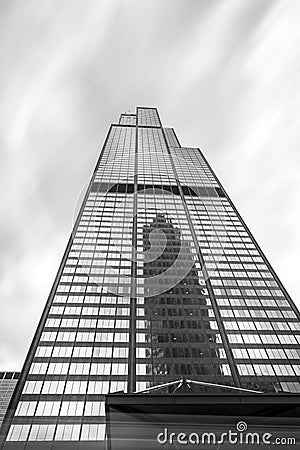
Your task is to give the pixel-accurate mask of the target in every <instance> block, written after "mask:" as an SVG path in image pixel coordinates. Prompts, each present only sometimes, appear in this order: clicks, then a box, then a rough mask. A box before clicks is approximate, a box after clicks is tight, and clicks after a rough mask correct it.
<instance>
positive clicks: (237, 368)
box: [1, 107, 300, 450]
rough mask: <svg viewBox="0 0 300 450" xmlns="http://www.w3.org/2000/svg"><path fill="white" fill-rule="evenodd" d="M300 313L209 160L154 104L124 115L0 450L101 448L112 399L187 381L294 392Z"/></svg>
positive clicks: (98, 171) (216, 387)
mask: <svg viewBox="0 0 300 450" xmlns="http://www.w3.org/2000/svg"><path fill="white" fill-rule="evenodd" d="M299 319H300V315H299V312H298V310H297V308H296V307H295V305H294V303H293V302H292V300H291V299H290V297H289V295H288V293H287V292H286V290H285V289H284V287H283V285H282V284H281V282H280V280H279V279H278V277H277V276H276V274H275V273H274V271H273V269H272V267H271V266H270V264H269V262H268V260H267V259H266V257H265V256H264V254H263V253H262V251H261V249H260V248H259V246H258V244H257V243H256V241H255V239H254V238H253V236H252V234H251V233H250V231H249V229H248V228H247V226H246V224H245V223H244V221H243V220H242V218H241V217H240V215H239V213H238V212H237V210H236V209H235V207H234V205H233V203H232V201H231V199H230V198H229V197H228V195H227V194H226V192H225V191H224V189H223V187H222V185H221V184H220V182H219V180H218V178H217V177H216V176H215V174H214V172H213V171H212V169H211V167H210V166H209V164H208V162H207V161H206V159H205V157H204V155H203V154H202V152H201V151H200V150H199V149H198V148H187V147H181V145H180V143H179V141H178V138H177V136H176V134H175V131H174V130H173V129H172V128H164V127H163V126H162V124H161V120H160V117H159V115H158V112H157V109H156V108H144V107H141V108H137V110H136V114H121V117H120V119H119V123H117V124H113V125H111V127H110V129H109V132H108V135H107V137H106V139H105V143H104V146H103V149H102V151H101V153H100V157H99V160H98V162H97V164H96V168H95V170H94V172H93V175H92V177H91V180H90V182H89V185H88V187H87V191H86V194H85V197H84V200H83V202H82V205H81V207H80V210H79V214H78V217H77V219H76V221H75V224H74V228H73V232H72V235H71V237H70V240H69V242H68V245H67V248H66V251H65V254H64V256H63V259H62V262H61V265H60V268H59V270H58V274H57V276H56V279H55V281H54V285H53V288H52V290H51V292H50V295H49V298H48V300H47V303H46V307H45V310H44V312H43V315H42V318H41V320H40V323H39V325H38V328H37V331H36V334H35V337H34V339H33V342H32V345H31V347H30V350H29V352H28V355H27V358H26V361H25V364H24V367H23V370H22V373H21V377H20V380H19V383H18V386H17V389H16V391H15V395H14V397H13V399H12V402H11V404H10V409H9V411H8V413H7V415H6V420H5V422H4V424H3V427H2V429H1V439H2V445H3V448H5V449H23V448H24V449H25V448H26V449H27V450H30V449H31V448H37V442H43V448H49V449H50V448H51V449H52V448H70V449H71V448H79V447H76V445H80V444H78V443H82V448H94V447H93V445H96V444H97V446H96V447H95V448H101V445H103V446H104V439H105V408H104V399H105V397H104V396H105V394H107V393H112V392H117V391H124V392H125V393H126V392H128V393H133V392H140V391H144V390H147V389H149V388H151V387H153V386H156V385H164V384H166V383H169V382H173V381H176V380H179V379H182V378H185V377H188V378H189V379H191V380H195V381H198V382H202V384H201V385H198V386H199V387H198V392H199V393H200V392H212V391H213V392H215V393H217V392H222V391H224V390H226V386H229V387H233V388H235V389H236V394H237V395H238V394H239V392H243V390H245V392H246V391H248V392H253V391H254V392H263V393H274V394H276V393H280V392H290V393H299V392H300V320H299ZM233 391H234V389H233ZM95 443H96V444H95ZM56 444H57V447H55V445H56ZM59 445H60V446H59ZM47 446H48V447H47ZM80 448H81V447H80ZM103 448H104V447H103Z"/></svg>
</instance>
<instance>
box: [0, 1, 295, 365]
mask: <svg viewBox="0 0 300 450" xmlns="http://www.w3.org/2000/svg"><path fill="white" fill-rule="evenodd" d="M299 20H300V2H299V1H298V0H278V1H276V0H264V1H262V0H107V1H106V0H89V1H83V0H51V1H50V0H26V1H25V0H24V1H23V0H10V1H5V0H3V1H2V2H0V52H1V53H0V54H1V61H0V77H1V83H0V96H1V102H0V127H1V129H0V140H1V152H0V167H1V177H0V185H1V204H0V206H1V207H0V219H1V232H0V239H1V253H0V262H1V270H0V302H1V305H0V311H1V316H0V370H20V369H21V367H22V364H23V361H24V358H25V355H26V352H27V349H28V346H29V344H30V341H31V339H32V337H33V333H34V331H35V328H36V326H37V322H38V320H39V317H40V314H41V312H42V309H43V306H44V304H45V301H46V299H47V296H48V293H49V290H50V288H51V284H52V282H53V280H54V276H55V273H56V271H57V269H58V265H59V262H60V259H61V257H62V254H63V251H64V248H65V245H66V242H67V239H68V236H69V234H70V231H71V226H72V216H73V209H74V204H75V201H76V198H77V196H78V194H79V192H80V190H81V188H82V186H83V184H84V183H85V182H86V180H87V179H88V178H89V176H90V174H91V171H92V169H93V167H94V165H95V162H96V159H97V156H98V154H99V151H100V149H101V145H102V143H103V140H104V137H105V134H106V132H107V129H108V126H109V125H110V123H111V122H114V121H116V119H117V118H118V116H119V113H121V112H124V111H129V110H130V111H132V112H133V111H134V109H135V107H136V106H137V105H140V106H157V107H158V109H159V112H160V114H161V118H162V120H163V123H164V125H165V126H173V127H174V128H175V129H176V132H177V134H178V137H179V139H180V141H181V144H182V145H185V146H199V147H201V148H202V150H203V152H204V154H205V155H206V156H207V158H208V160H209V161H210V163H211V164H212V166H213V168H214V169H215V171H216V173H217V175H218V176H219V178H220V179H221V181H222V183H223V185H224V187H225V189H226V190H227V192H228V193H229V195H230V196H231V197H232V199H233V201H234V202H235V204H236V206H237V208H238V209H239V211H240V212H241V214H242V216H243V217H244V219H245V220H246V222H247V223H248V225H249V227H250V229H251V230H252V232H253V233H254V235H255V237H256V238H257V240H258V242H259V243H260V244H261V246H262V248H263V250H264V252H265V253H266V255H267V257H268V258H269V259H270V261H271V263H272V265H273V267H274V268H275V270H276V271H277V273H278V275H279V277H280V278H281V280H282V281H283V283H284V284H285V286H286V288H287V289H288V291H289V293H290V294H291V295H292V297H293V298H294V301H295V303H296V304H298V305H299V306H300V296H299V293H298V289H297V287H298V277H299V269H300V260H299V251H300V240H299V236H300V232H299V222H300V220H299V219H300V218H299V203H300V202H299V200H300V194H299V193H300V182H299V165H300V164H299V160H300V152H299V144H300V27H299V23H300V22H299Z"/></svg>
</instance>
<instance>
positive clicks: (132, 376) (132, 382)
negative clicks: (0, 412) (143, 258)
mask: <svg viewBox="0 0 300 450" xmlns="http://www.w3.org/2000/svg"><path fill="white" fill-rule="evenodd" d="M137 178H138V111H136V125H135V157H134V188H133V221H132V256H133V257H132V259H131V295H130V328H129V355H128V382H127V391H128V392H135V390H136V388H135V387H136V293H137V285H136V275H137V263H136V261H135V260H136V253H137V252H136V250H137V181H138V180H137Z"/></svg>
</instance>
